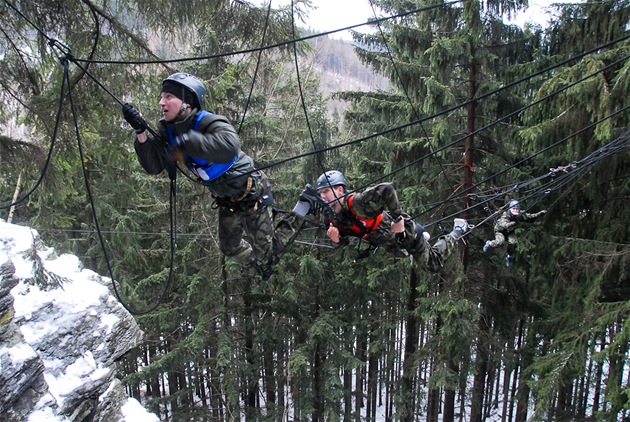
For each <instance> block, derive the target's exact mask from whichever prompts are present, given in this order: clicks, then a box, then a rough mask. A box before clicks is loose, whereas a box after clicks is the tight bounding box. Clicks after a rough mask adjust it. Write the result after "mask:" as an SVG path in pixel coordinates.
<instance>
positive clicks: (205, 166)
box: [166, 110, 238, 182]
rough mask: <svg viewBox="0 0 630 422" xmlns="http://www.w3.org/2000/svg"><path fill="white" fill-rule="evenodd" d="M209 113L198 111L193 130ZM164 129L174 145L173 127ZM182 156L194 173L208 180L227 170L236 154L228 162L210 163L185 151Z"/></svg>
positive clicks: (196, 129) (236, 156)
mask: <svg viewBox="0 0 630 422" xmlns="http://www.w3.org/2000/svg"><path fill="white" fill-rule="evenodd" d="M210 114H212V113H210V112H209V111H206V110H202V111H200V112H199V114H197V119H196V120H195V126H194V127H193V130H194V131H196V132H198V131H199V122H200V121H201V119H203V118H204V117H206V116H208V115H210ZM166 131H167V132H168V142H169V143H170V144H171V145H173V146H176V145H177V143H176V142H175V137H174V136H173V129H172V128H171V127H170V126H168V127H167V128H166ZM184 158H185V159H186V165H187V166H188V168H189V169H190V171H192V172H193V173H195V175H196V176H197V177H198V178H200V179H201V180H203V181H204V182H210V181H212V180H214V179H216V178H217V177H219V176H221V175H222V174H223V173H225V172H226V171H228V170H229V169H230V168H231V167H232V166H233V165H234V163H235V162H236V159H237V158H238V154H237V155H235V156H234V158H233V159H232V161H230V162H229V163H211V162H209V161H206V160H202V159H201V158H197V157H192V156H190V155H188V154H186V153H185V152H184Z"/></svg>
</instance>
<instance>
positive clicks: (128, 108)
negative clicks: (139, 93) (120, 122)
mask: <svg viewBox="0 0 630 422" xmlns="http://www.w3.org/2000/svg"><path fill="white" fill-rule="evenodd" d="M122 112H123V116H124V117H125V120H126V121H127V123H129V124H130V125H131V127H132V128H134V130H135V131H136V133H138V134H139V133H142V132H144V131H145V130H147V127H148V125H147V122H145V121H144V119H143V118H142V116H141V115H140V113H139V112H138V110H136V108H135V107H134V106H132V105H131V104H125V105H124V106H123V108H122Z"/></svg>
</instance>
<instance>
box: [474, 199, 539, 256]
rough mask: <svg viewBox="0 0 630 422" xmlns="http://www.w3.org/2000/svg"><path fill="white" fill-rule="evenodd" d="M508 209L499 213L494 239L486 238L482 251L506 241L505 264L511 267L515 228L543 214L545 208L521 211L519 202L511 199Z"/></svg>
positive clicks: (516, 241)
mask: <svg viewBox="0 0 630 422" xmlns="http://www.w3.org/2000/svg"><path fill="white" fill-rule="evenodd" d="M507 206H508V209H507V210H505V212H504V213H503V214H502V215H501V217H500V218H499V219H498V220H497V222H496V224H495V225H494V239H493V240H487V241H486V243H485V245H483V251H484V252H488V251H489V250H491V249H495V248H498V247H499V246H501V245H503V244H505V243H506V242H507V254H506V255H505V265H506V266H508V267H511V266H512V265H513V258H514V253H515V252H516V246H517V245H518V237H517V236H516V228H517V227H518V224H519V223H520V222H526V223H533V222H534V221H536V220H537V219H538V217H540V216H542V215H544V214H545V213H546V212H547V210H542V211H539V212H537V213H533V214H529V213H526V212H521V204H520V203H519V202H518V201H516V200H512V201H510V202H509V203H508V204H507Z"/></svg>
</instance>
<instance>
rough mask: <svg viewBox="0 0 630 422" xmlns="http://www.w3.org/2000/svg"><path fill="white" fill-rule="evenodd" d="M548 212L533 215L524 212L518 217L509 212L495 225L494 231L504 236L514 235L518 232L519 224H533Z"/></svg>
mask: <svg viewBox="0 0 630 422" xmlns="http://www.w3.org/2000/svg"><path fill="white" fill-rule="evenodd" d="M546 212H547V211H539V212H537V213H533V214H529V213H526V212H522V213H520V214H518V215H514V214H512V213H511V212H510V210H507V211H505V212H504V213H503V214H502V215H501V217H500V218H499V219H498V220H497V222H496V224H495V225H494V231H495V232H500V233H503V234H512V233H514V231H515V230H516V227H517V226H518V223H520V222H526V223H533V222H534V221H536V219H537V218H538V217H540V216H541V215H543V214H544V213H546Z"/></svg>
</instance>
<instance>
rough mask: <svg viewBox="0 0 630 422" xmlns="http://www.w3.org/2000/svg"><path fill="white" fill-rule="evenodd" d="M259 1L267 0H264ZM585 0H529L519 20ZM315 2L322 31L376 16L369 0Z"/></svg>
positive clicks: (313, 17) (311, 24)
mask: <svg viewBox="0 0 630 422" xmlns="http://www.w3.org/2000/svg"><path fill="white" fill-rule="evenodd" d="M258 1H259V2H260V3H262V2H263V0H258ZM264 1H268V0H264ZM581 1H583V0H529V9H528V11H527V12H525V13H523V14H522V15H521V16H519V17H518V18H517V19H516V20H515V22H517V23H519V24H520V23H524V22H527V21H535V22H537V23H539V24H541V25H545V24H546V23H547V21H548V20H549V17H550V15H549V14H548V13H547V8H548V6H549V5H550V4H551V3H577V2H581ZM271 2H272V7H273V6H280V5H286V4H289V5H290V4H291V3H290V0H271ZM267 4H268V3H267ZM313 4H314V5H316V7H317V9H313V10H312V11H310V12H309V16H308V21H307V22H306V23H305V26H306V27H308V28H312V29H314V30H320V31H322V32H325V31H332V30H335V29H339V28H345V27H348V26H352V25H356V24H361V23H363V22H366V21H367V20H368V19H370V18H373V17H374V14H373V12H372V7H371V6H370V2H369V0H313ZM368 28H369V27H368V26H367V25H366V26H363V27H358V28H355V29H356V30H358V31H360V32H363V31H368ZM331 36H332V37H333V38H343V39H351V37H350V34H349V33H348V32H347V31H344V32H338V33H336V34H333V35H331Z"/></svg>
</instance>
